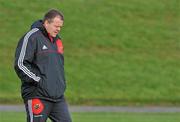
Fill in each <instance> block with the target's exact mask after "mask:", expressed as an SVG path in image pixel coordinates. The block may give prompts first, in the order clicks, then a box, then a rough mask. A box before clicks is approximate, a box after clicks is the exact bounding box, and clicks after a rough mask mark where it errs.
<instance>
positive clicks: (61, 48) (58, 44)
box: [56, 40, 64, 54]
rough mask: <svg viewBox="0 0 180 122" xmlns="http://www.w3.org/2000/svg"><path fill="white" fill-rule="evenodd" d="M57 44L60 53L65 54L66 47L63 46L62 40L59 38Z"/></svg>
mask: <svg viewBox="0 0 180 122" xmlns="http://www.w3.org/2000/svg"><path fill="white" fill-rule="evenodd" d="M56 45H57V49H58V50H57V51H58V53H61V54H63V53H64V47H63V44H62V42H61V40H57V41H56Z"/></svg>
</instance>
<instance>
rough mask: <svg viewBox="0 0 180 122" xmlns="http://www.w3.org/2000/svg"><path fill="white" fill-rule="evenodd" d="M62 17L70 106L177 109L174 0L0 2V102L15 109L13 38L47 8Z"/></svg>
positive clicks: (179, 31)
mask: <svg viewBox="0 0 180 122" xmlns="http://www.w3.org/2000/svg"><path fill="white" fill-rule="evenodd" d="M51 8H55V9H59V10H60V11H62V12H63V13H64V17H65V21H64V27H63V29H62V30H61V33H60V35H61V37H62V40H63V43H64V47H65V54H64V56H65V71H66V80H67V90H66V97H67V100H68V102H69V104H71V105H97V106H109V105H112V106H132V105H133V106H145V105H162V106H171V105H172V106H174V105H180V54H179V53H180V1H179V0H51V1H50V0H31V1H29V0H0V24H1V25H0V104H19V103H21V104H22V99H21V96H20V85H21V81H20V80H19V79H18V77H17V76H16V74H15V71H14V69H13V63H14V53H15V49H16V46H17V43H18V41H19V39H20V37H21V36H22V35H23V34H25V32H27V31H28V30H29V29H30V25H31V24H32V23H33V22H34V21H36V20H38V19H42V17H43V15H44V13H45V12H47V11H48V10H49V9H51Z"/></svg>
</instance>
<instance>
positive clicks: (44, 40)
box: [14, 20, 66, 102]
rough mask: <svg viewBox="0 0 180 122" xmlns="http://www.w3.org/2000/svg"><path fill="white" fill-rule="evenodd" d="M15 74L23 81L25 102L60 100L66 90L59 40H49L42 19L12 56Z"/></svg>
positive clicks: (34, 25)
mask: <svg viewBox="0 0 180 122" xmlns="http://www.w3.org/2000/svg"><path fill="white" fill-rule="evenodd" d="M14 68H15V71H16V73H17V75H18V77H19V78H20V79H21V81H22V85H21V92H22V97H23V99H24V100H25V101H26V100H28V99H32V98H41V99H46V100H50V101H55V102H56V101H59V100H60V99H61V97H62V96H63V94H64V91H65V89H66V83H65V76H64V56H63V45H62V42H61V39H60V38H59V37H58V36H57V37H55V38H50V37H49V36H48V33H47V31H46V29H45V28H44V26H43V23H42V21H41V20H39V21H36V22H35V23H34V24H33V25H32V26H31V30H30V31H29V32H28V33H26V34H25V35H24V36H23V37H22V38H21V39H20V41H19V43H18V45H17V49H16V53H15V63H14Z"/></svg>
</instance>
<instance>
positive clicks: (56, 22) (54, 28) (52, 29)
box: [44, 17, 63, 37]
mask: <svg viewBox="0 0 180 122" xmlns="http://www.w3.org/2000/svg"><path fill="white" fill-rule="evenodd" d="M62 26H63V20H61V18H60V17H55V18H54V19H53V20H52V22H50V23H49V22H48V21H47V20H46V21H45V22H44V27H45V28H46V30H47V32H48V33H49V34H50V35H51V36H52V37H56V35H57V34H58V33H59V31H60V30H61V28H62Z"/></svg>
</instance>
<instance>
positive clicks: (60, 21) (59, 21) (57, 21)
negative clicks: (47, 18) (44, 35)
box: [52, 17, 63, 25]
mask: <svg viewBox="0 0 180 122" xmlns="http://www.w3.org/2000/svg"><path fill="white" fill-rule="evenodd" d="M52 24H56V25H62V24H63V20H61V18H60V17H55V18H54V19H53V21H52Z"/></svg>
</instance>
